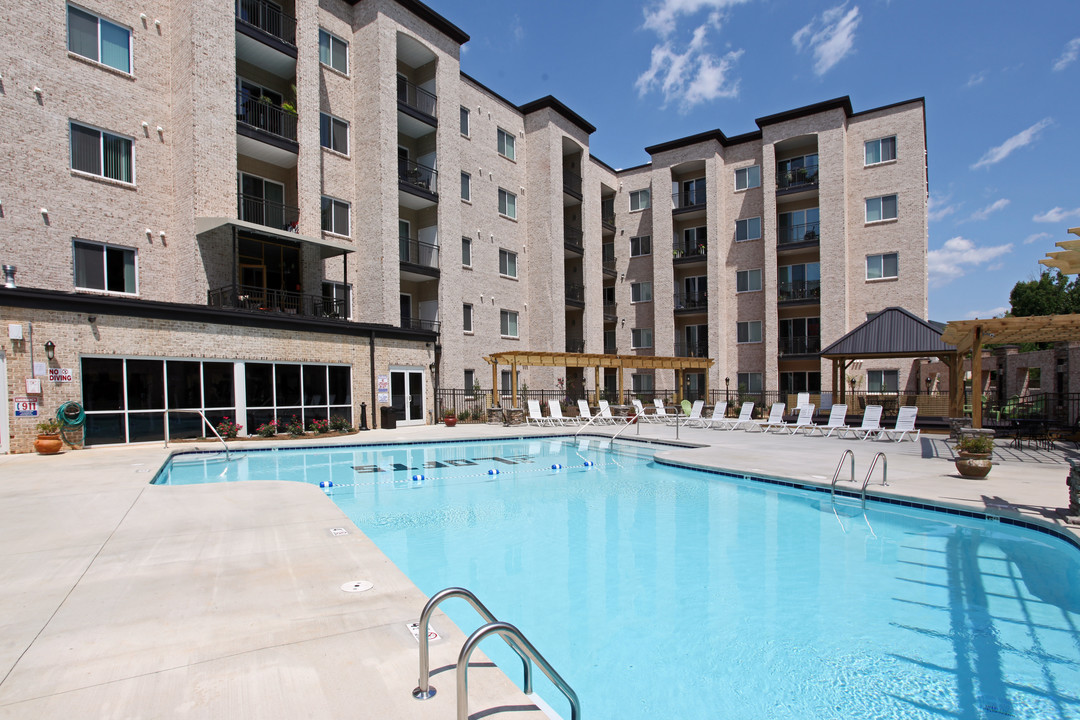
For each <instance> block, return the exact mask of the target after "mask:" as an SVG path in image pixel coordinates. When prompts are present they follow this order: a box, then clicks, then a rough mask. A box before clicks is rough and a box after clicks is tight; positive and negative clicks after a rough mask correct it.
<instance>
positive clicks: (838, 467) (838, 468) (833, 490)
mask: <svg viewBox="0 0 1080 720" xmlns="http://www.w3.org/2000/svg"><path fill="white" fill-rule="evenodd" d="M849 455H850V456H851V482H855V453H853V452H852V451H851V448H848V449H847V450H845V451H844V454H843V455H841V456H840V462H839V463H837V464H836V472H834V473H833V476H832V483H831V484H830V488H829V494H830V495H832V496H833V497H836V479H837V478H838V477H840V471H841V470H842V469H843V468H844V458H846V457H848V456H849Z"/></svg>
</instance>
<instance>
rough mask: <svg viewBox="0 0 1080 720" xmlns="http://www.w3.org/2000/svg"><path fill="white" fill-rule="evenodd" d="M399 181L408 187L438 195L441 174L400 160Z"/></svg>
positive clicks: (411, 162) (423, 166)
mask: <svg viewBox="0 0 1080 720" xmlns="http://www.w3.org/2000/svg"><path fill="white" fill-rule="evenodd" d="M398 179H399V180H401V182H403V183H405V184H406V185H410V186H412V187H415V188H417V189H419V190H424V191H427V192H429V193H432V194H433V195H436V194H438V192H439V190H438V180H439V173H438V172H437V171H435V170H433V169H432V168H429V167H428V166H427V165H421V164H419V163H414V162H413V161H412V160H398Z"/></svg>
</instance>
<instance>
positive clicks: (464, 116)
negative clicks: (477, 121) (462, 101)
mask: <svg viewBox="0 0 1080 720" xmlns="http://www.w3.org/2000/svg"><path fill="white" fill-rule="evenodd" d="M460 122H461V134H462V135H464V136H465V137H469V108H467V107H465V106H462V108H461V121H460Z"/></svg>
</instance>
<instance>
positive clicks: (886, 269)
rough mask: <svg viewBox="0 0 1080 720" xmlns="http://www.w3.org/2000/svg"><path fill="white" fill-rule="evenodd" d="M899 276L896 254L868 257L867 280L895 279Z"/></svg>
mask: <svg viewBox="0 0 1080 720" xmlns="http://www.w3.org/2000/svg"><path fill="white" fill-rule="evenodd" d="M896 275H897V261H896V253H886V254H884V255H867V256H866V279H867V280H878V279H880V278H894V277H896Z"/></svg>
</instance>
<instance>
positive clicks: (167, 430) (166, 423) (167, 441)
mask: <svg viewBox="0 0 1080 720" xmlns="http://www.w3.org/2000/svg"><path fill="white" fill-rule="evenodd" d="M185 412H186V413H195V414H196V415H198V416H199V417H201V418H202V419H203V422H204V423H206V425H207V427H209V428H210V432H212V433H214V435H215V436H216V437H217V439H218V440H220V441H221V445H222V447H224V448H225V462H229V461H230V460H231V459H232V458H230V457H229V446H228V445H226V444H225V438H223V437H221V434H220V433H219V432H218V431H217V428H215V427H214V426H213V425H212V424H211V423H210V421H209V420H207V419H206V415H205V414H204V413H203V411H202V410H165V411H164V412H163V413H162V414H163V415H164V416H165V447H169V413H185Z"/></svg>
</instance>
